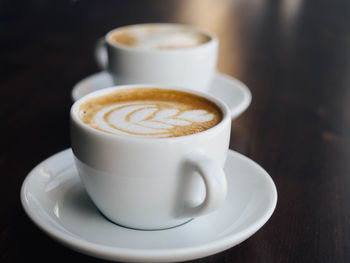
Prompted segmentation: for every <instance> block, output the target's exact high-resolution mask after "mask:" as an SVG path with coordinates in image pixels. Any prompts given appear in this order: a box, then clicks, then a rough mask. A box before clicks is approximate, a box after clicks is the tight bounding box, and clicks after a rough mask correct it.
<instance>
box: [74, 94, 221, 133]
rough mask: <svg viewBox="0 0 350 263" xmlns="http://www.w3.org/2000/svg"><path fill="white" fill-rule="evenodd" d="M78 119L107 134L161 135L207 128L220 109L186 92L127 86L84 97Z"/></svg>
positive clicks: (210, 125) (215, 120) (217, 118)
mask: <svg viewBox="0 0 350 263" xmlns="http://www.w3.org/2000/svg"><path fill="white" fill-rule="evenodd" d="M79 118H80V119H81V120H82V121H83V122H84V123H85V124H86V125H88V126H90V127H92V128H95V129H98V130H100V131H104V132H107V133H112V134H116V135H125V136H141V137H158V138H162V137H178V136H184V135H189V134H194V133H198V132H201V131H204V130H207V129H209V128H211V127H213V126H215V125H217V124H218V123H219V122H220V121H221V120H222V112H221V110H220V109H219V108H218V106H216V105H215V104H214V103H212V102H211V101H209V100H207V99H206V98H203V97H200V96H196V95H193V94H190V93H186V92H182V91H176V90H164V89H157V88H130V89H122V90H119V91H115V92H112V93H110V94H107V95H103V96H100V97H94V98H91V99H89V100H87V101H86V102H84V103H83V104H81V105H80V108H79Z"/></svg>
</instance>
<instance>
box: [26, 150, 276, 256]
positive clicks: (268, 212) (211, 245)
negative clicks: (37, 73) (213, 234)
mask: <svg viewBox="0 0 350 263" xmlns="http://www.w3.org/2000/svg"><path fill="white" fill-rule="evenodd" d="M69 152H71V148H68V149H65V150H62V151H60V152H57V153H55V154H53V155H51V156H50V157H48V158H46V159H44V160H43V161H41V162H40V163H38V164H37V165H36V166H35V167H34V168H33V169H32V170H31V171H30V172H29V173H28V175H27V176H26V178H25V180H24V181H23V184H22V186H21V193H20V199H21V203H22V207H23V208H24V210H25V212H26V214H27V216H28V217H29V218H30V219H31V221H32V222H33V223H34V224H35V225H36V226H38V227H39V229H41V230H42V231H43V232H44V233H46V234H47V235H48V236H50V237H52V238H53V239H55V240H57V241H58V242H60V243H61V244H63V245H64V246H66V247H69V248H70V249H73V250H75V251H78V252H80V253H82V254H85V255H90V256H94V257H98V258H102V259H107V260H113V261H124V262H174V261H184V260H193V259H196V258H202V257H206V256H209V255H212V254H216V253H219V252H222V251H224V250H226V249H228V248H232V247H234V246H236V245H237V244H239V243H241V242H243V241H244V240H246V239H247V238H249V237H250V236H252V235H253V234H254V233H255V232H257V231H258V230H259V229H260V228H261V227H262V226H263V225H264V224H265V223H266V222H267V221H268V220H269V218H270V217H271V216H272V214H273V212H274V210H275V208H276V204H277V198H278V197H277V189H276V186H275V184H274V182H273V180H272V178H271V177H270V175H269V174H268V173H267V172H266V171H265V169H264V168H262V167H261V166H260V165H259V164H257V163H256V162H254V161H253V160H251V159H250V158H248V157H246V156H244V155H243V154H240V153H238V152H236V151H233V150H231V149H229V150H228V157H227V159H229V158H230V156H231V158H240V159H241V160H242V161H244V162H249V163H250V165H252V166H253V167H254V169H255V170H256V169H257V170H260V171H259V173H260V175H259V176H263V177H264V181H266V184H267V185H268V188H269V192H270V199H269V204H268V205H267V207H266V209H265V211H264V212H263V213H262V216H261V217H260V218H258V219H257V220H256V221H255V222H253V223H251V224H250V225H249V226H248V227H246V228H244V229H243V230H241V231H240V232H239V233H236V234H234V235H232V234H231V235H230V234H228V235H226V236H224V237H222V238H220V239H217V240H211V241H209V242H207V243H205V244H201V245H197V246H191V247H186V248H167V249H134V248H120V247H112V246H108V245H101V244H96V243H94V242H90V241H87V240H84V239H82V238H79V237H75V236H74V235H73V233H69V234H67V233H65V232H63V231H62V230H60V229H59V228H60V227H61V225H59V224H58V223H57V222H54V223H55V224H58V225H59V227H57V228H55V227H52V226H51V225H50V224H49V223H47V221H45V220H41V216H39V215H38V214H37V213H35V211H33V210H32V209H31V208H30V207H29V204H28V203H29V202H30V201H27V199H26V193H27V191H26V189H27V187H28V183H29V182H30V181H31V179H32V178H33V177H35V176H37V174H38V173H37V170H38V169H39V167H40V166H41V165H42V164H43V163H47V162H49V161H50V160H52V159H55V158H59V157H60V156H64V155H66V154H69ZM49 218H50V217H49ZM50 219H51V218H50ZM163 231H166V230H163Z"/></svg>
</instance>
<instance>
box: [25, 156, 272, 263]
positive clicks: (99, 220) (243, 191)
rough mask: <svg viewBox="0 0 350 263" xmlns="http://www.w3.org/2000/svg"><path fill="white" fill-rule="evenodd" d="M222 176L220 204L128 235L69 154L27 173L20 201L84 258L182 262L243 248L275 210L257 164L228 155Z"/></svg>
mask: <svg viewBox="0 0 350 263" xmlns="http://www.w3.org/2000/svg"><path fill="white" fill-rule="evenodd" d="M225 172H226V175H227V179H228V196H227V199H226V201H225V203H224V205H223V206H222V207H220V208H219V209H218V210H216V211H215V212H213V213H211V214H209V215H207V216H202V217H199V218H197V219H194V220H192V221H191V222H189V223H187V224H185V225H182V226H179V227H176V228H172V229H168V230H160V231H140V230H132V229H127V228H123V227H120V226H118V225H115V224H113V223H111V222H110V221H108V220H107V219H105V217H103V216H102V215H101V214H100V213H99V212H98V210H97V208H96V207H95V206H94V205H93V203H92V201H90V199H89V197H88V196H87V194H86V193H85V191H84V189H83V186H82V185H81V183H80V180H79V177H78V175H77V172H76V170H75V166H74V163H73V155H72V152H71V149H67V150H65V151H62V152H60V153H57V154H55V155H53V156H52V157H50V158H48V159H46V160H45V161H43V162H42V163H40V164H39V165H38V166H36V167H35V168H34V169H33V170H32V171H31V172H30V173H29V174H28V176H27V178H26V179H25V181H24V183H23V185H22V189H21V201H22V205H23V207H24V209H25V211H26V213H27V214H28V216H29V217H30V218H31V219H32V221H33V222H34V223H35V224H36V225H38V226H39V228H41V229H42V230H43V231H45V232H46V233H47V234H49V235H50V236H51V237H53V238H55V239H56V240H58V241H59V242H61V243H63V244H64V245H66V246H68V247H71V248H72V249H74V250H77V251H80V252H82V253H84V254H88V255H92V256H95V257H99V258H104V259H109V260H116V261H125V262H174V261H185V260H191V259H195V258H200V257H205V256H208V255H211V254H214V253H218V252H220V251H223V250H225V249H228V248H230V247H233V246H235V245H237V244H239V243H241V242H242V241H244V240H245V239H247V238H248V237H250V236H251V235H253V234H254V233H255V232H256V231H257V230H258V229H260V228H261V227H262V226H263V225H264V224H265V223H266V221H267V220H268V219H269V218H270V216H271V215H272V213H273V211H274V209H275V206H276V202H277V191H276V188H275V185H274V183H273V181H272V179H271V178H270V176H269V175H268V174H267V173H266V172H265V171H264V170H263V169H262V168H261V167H260V166H259V165H258V164H256V163H255V162H253V161H252V160H250V159H248V158H247V157H245V156H243V155H241V154H239V153H237V152H234V151H231V150H230V151H229V153H228V159H227V162H226V165H225Z"/></svg>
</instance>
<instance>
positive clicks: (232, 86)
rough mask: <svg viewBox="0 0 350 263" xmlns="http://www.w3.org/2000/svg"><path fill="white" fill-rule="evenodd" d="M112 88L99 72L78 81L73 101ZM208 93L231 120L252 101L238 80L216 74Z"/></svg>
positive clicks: (73, 92) (245, 88)
mask: <svg viewBox="0 0 350 263" xmlns="http://www.w3.org/2000/svg"><path fill="white" fill-rule="evenodd" d="M111 86H113V82H112V79H111V77H110V76H109V74H108V73H107V72H104V71H101V72H98V73H95V74H93V75H91V76H88V77H86V78H84V79H83V80H81V81H79V82H78V83H77V84H75V86H74V87H73V89H72V94H71V95H72V99H73V101H76V100H78V99H79V98H81V97H82V96H84V95H86V94H88V93H90V92H92V91H95V90H98V89H103V88H107V87H111ZM209 93H210V94H212V95H214V96H217V97H219V98H220V99H222V100H223V101H224V102H225V103H226V104H227V105H228V106H229V108H230V109H231V116H232V119H233V118H236V117H237V116H238V115H240V114H241V113H242V112H244V111H245V110H246V109H247V108H248V106H249V104H250V102H251V99H252V95H251V93H250V91H249V89H248V88H247V86H246V85H244V84H243V83H242V82H240V81H239V80H237V79H235V78H233V77H230V76H228V75H225V74H222V73H219V72H217V73H216V75H215V78H214V80H213V83H212V85H211V87H210V89H209Z"/></svg>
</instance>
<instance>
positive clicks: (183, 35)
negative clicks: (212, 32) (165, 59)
mask: <svg viewBox="0 0 350 263" xmlns="http://www.w3.org/2000/svg"><path fill="white" fill-rule="evenodd" d="M108 39H109V41H111V42H112V43H117V44H121V45H124V46H128V47H137V48H143V49H180V48H189V47H195V46H199V45H202V44H204V43H207V42H209V41H210V39H211V38H210V37H209V36H208V35H206V34H204V33H202V32H199V31H198V30H196V29H193V28H191V27H186V26H181V25H171V24H166V25H160V24H145V25H134V26H127V27H123V28H120V29H118V30H116V31H113V32H112V33H111V34H110V35H109V36H108Z"/></svg>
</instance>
